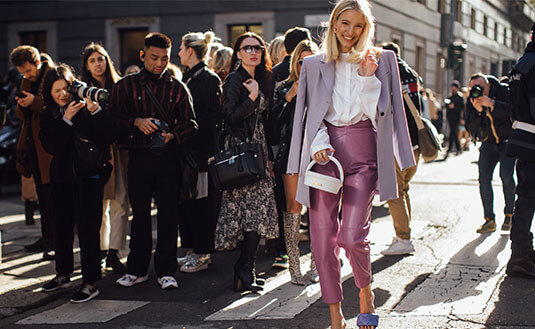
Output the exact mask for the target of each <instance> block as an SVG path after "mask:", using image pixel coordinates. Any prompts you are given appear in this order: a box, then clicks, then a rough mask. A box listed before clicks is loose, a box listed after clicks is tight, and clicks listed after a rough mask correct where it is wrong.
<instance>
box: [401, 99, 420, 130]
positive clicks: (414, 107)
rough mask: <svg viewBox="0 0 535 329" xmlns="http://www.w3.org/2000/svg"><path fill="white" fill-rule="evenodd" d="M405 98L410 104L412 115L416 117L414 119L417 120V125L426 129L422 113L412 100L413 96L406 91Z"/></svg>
mask: <svg viewBox="0 0 535 329" xmlns="http://www.w3.org/2000/svg"><path fill="white" fill-rule="evenodd" d="M403 99H404V100H405V102H406V103H407V105H408V106H409V109H410V110H411V114H412V117H413V118H414V121H415V122H416V126H417V127H418V130H421V129H424V123H423V122H422V119H421V118H420V113H418V110H417V109H416V106H414V103H413V102H412V99H411V96H409V94H408V93H407V92H406V91H404V92H403Z"/></svg>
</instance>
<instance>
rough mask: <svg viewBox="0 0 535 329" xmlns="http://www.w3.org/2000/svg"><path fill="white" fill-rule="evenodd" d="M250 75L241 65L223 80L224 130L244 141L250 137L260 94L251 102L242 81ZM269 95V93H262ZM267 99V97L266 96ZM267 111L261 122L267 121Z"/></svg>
mask: <svg viewBox="0 0 535 329" xmlns="http://www.w3.org/2000/svg"><path fill="white" fill-rule="evenodd" d="M251 78H252V77H251V76H250V75H249V73H247V71H246V70H245V69H244V68H243V67H241V66H240V67H239V68H238V69H237V70H236V71H234V72H231V73H230V74H229V75H228V76H227V78H226V79H225V82H223V98H222V105H223V120H224V127H225V130H228V131H230V132H231V133H232V134H233V135H234V136H235V137H237V138H239V139H240V140H241V141H243V142H245V141H246V140H247V139H251V138H252V136H253V133H254V129H255V125H256V113H257V109H258V107H259V106H260V96H258V97H257V98H256V100H255V101H254V102H253V101H252V100H251V98H250V97H249V90H247V88H245V86H244V85H243V83H244V82H245V81H247V80H248V79H251ZM264 97H270V95H264ZM268 99H269V98H268ZM268 112H269V111H264V112H263V113H262V114H261V116H262V120H263V122H267V121H268Z"/></svg>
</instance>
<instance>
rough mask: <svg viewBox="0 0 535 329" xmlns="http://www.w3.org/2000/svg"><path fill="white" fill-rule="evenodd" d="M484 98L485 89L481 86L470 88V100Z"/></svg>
mask: <svg viewBox="0 0 535 329" xmlns="http://www.w3.org/2000/svg"><path fill="white" fill-rule="evenodd" d="M481 96H483V88H482V87H481V86H479V85H475V86H473V87H472V88H470V98H478V97H481Z"/></svg>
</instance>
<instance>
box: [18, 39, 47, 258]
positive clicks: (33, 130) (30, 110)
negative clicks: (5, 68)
mask: <svg viewBox="0 0 535 329" xmlns="http://www.w3.org/2000/svg"><path fill="white" fill-rule="evenodd" d="M9 59H10V61H11V64H13V66H15V68H16V69H17V71H19V72H20V73H21V74H22V75H23V76H24V79H23V80H22V83H21V91H20V92H19V93H18V94H17V96H16V100H17V108H16V110H15V113H16V114H17V116H18V117H19V118H20V119H21V120H23V122H22V128H21V130H20V135H19V139H18V142H17V171H18V172H19V173H20V174H21V175H22V176H25V177H31V176H32V175H33V178H34V180H35V185H36V190H37V199H38V201H39V211H40V213H41V235H42V237H41V238H40V239H39V240H37V241H36V242H35V243H33V244H31V245H27V246H25V248H26V249H27V250H28V251H43V252H44V253H43V258H44V259H47V260H52V259H54V253H53V249H54V237H53V231H54V220H53V217H52V216H51V214H50V209H49V206H48V204H49V199H50V189H51V187H50V163H51V160H52V155H50V154H49V153H48V152H47V151H46V150H45V149H44V148H43V145H42V144H41V141H40V140H39V137H38V136H39V131H40V129H41V128H40V116H41V111H42V109H43V92H42V91H43V80H44V79H43V78H44V76H45V74H46V72H47V71H48V70H49V69H50V68H52V65H51V64H50V63H48V62H47V61H42V60H41V55H40V53H39V50H37V48H35V47H32V46H27V45H22V46H18V47H17V48H15V49H13V51H12V52H11V54H10V55H9Z"/></svg>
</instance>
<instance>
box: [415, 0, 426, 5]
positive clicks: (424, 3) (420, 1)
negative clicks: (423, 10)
mask: <svg viewBox="0 0 535 329" xmlns="http://www.w3.org/2000/svg"><path fill="white" fill-rule="evenodd" d="M416 2H418V3H421V4H423V5H424V6H425V5H427V0H416Z"/></svg>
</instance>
